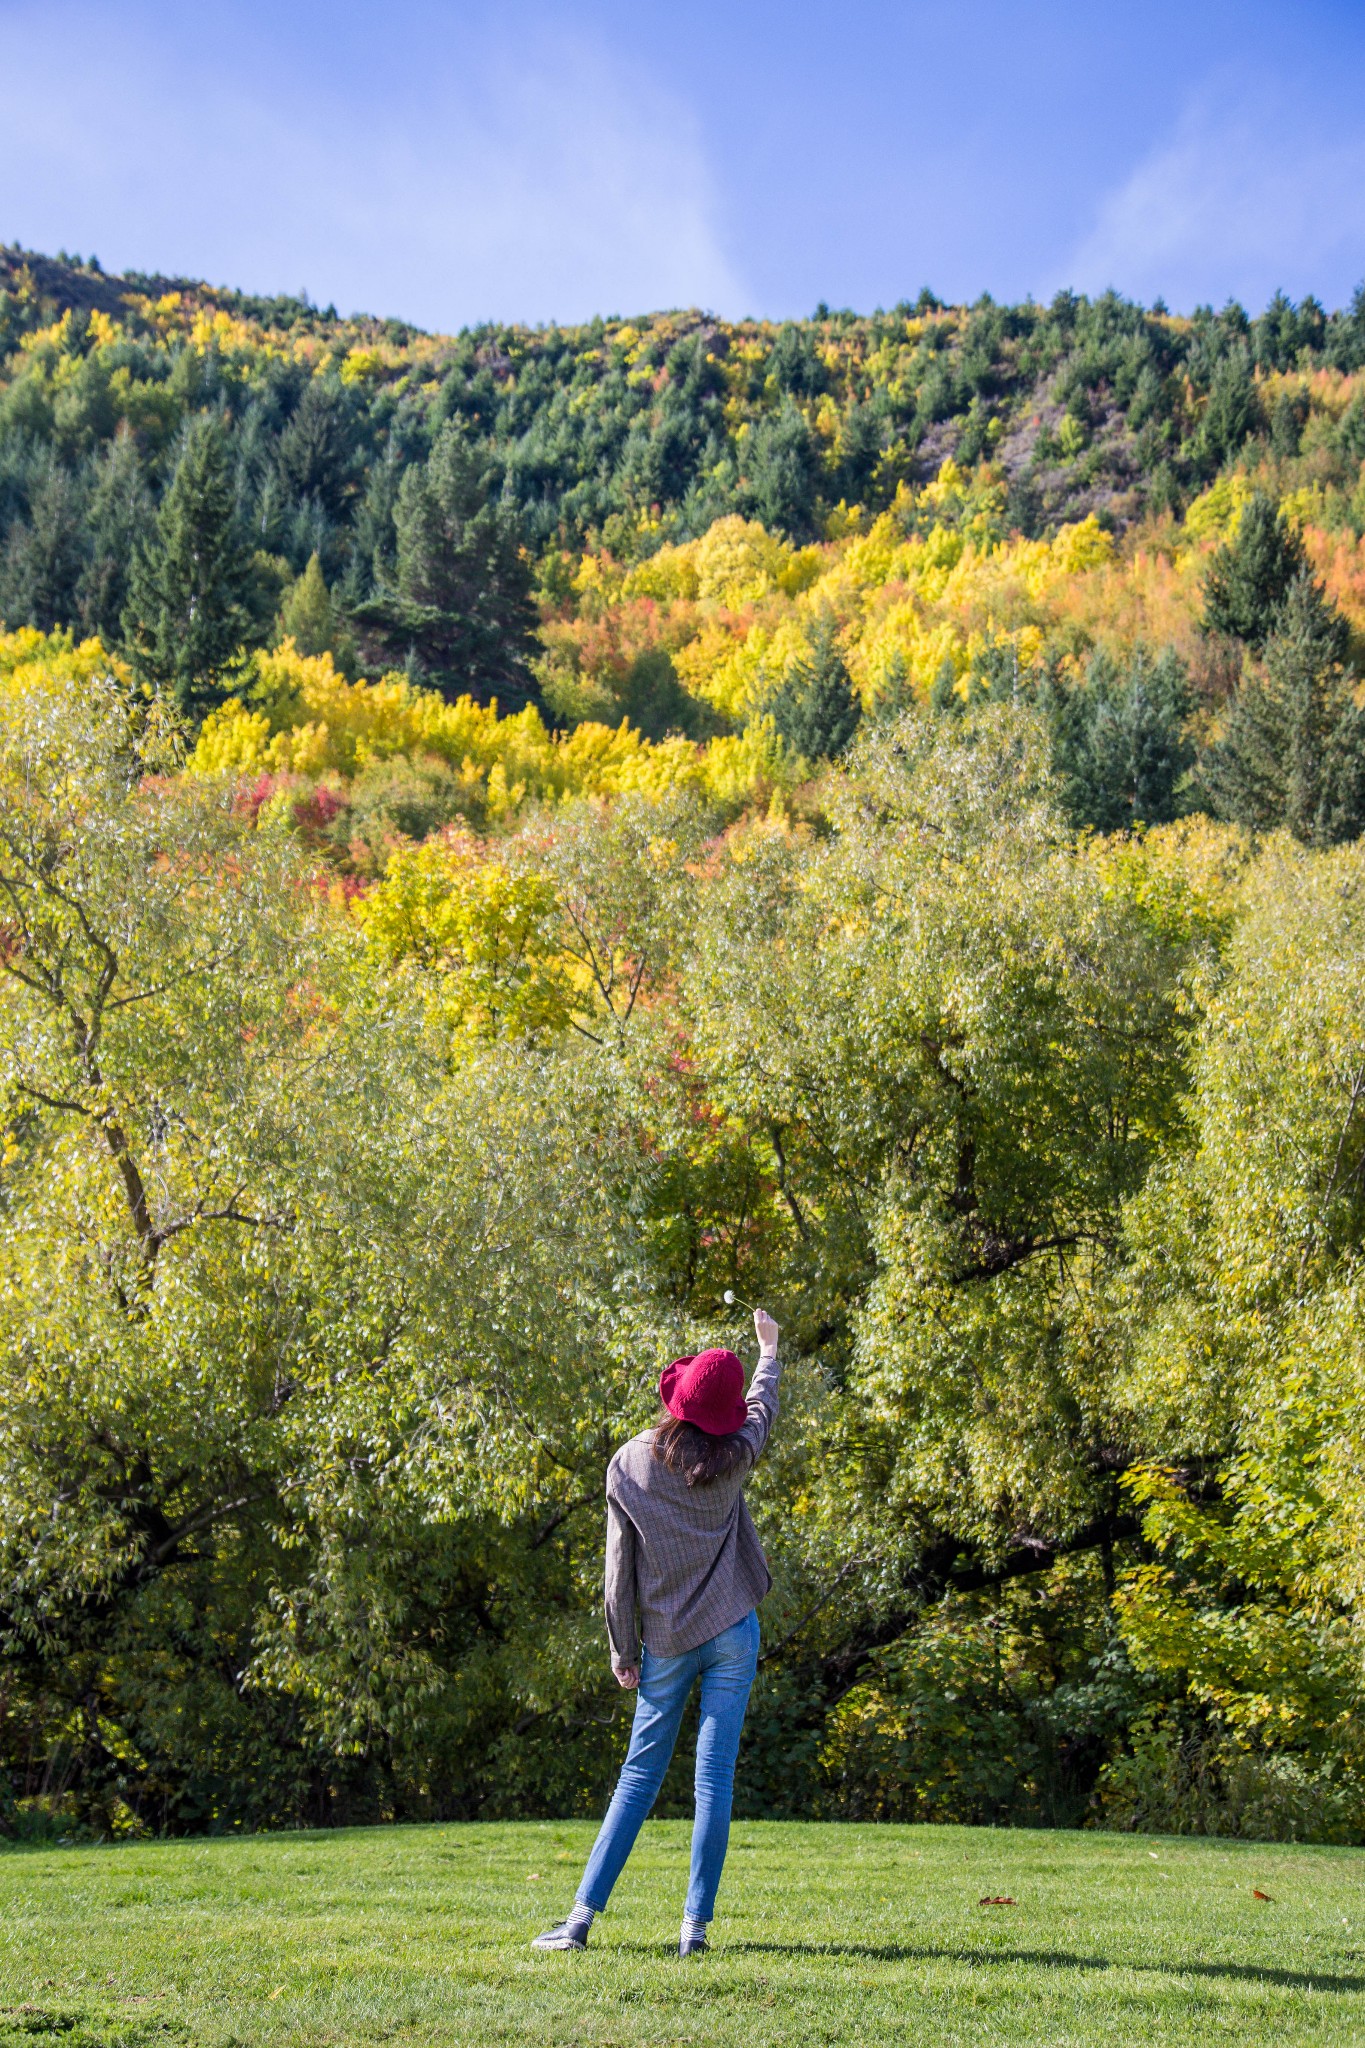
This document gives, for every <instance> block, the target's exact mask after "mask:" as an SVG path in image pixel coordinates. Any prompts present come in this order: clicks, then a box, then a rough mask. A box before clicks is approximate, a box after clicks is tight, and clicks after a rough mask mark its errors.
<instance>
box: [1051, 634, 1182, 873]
mask: <svg viewBox="0 0 1365 2048" xmlns="http://www.w3.org/2000/svg"><path fill="white" fill-rule="evenodd" d="M1042 708H1043V713H1044V716H1045V717H1046V719H1047V724H1048V730H1049V733H1050V735H1051V740H1052V764H1053V768H1054V771H1055V772H1056V774H1057V777H1058V781H1059V795H1060V797H1061V802H1062V805H1063V808H1064V809H1065V811H1066V813H1067V816H1068V817H1069V818H1071V819H1072V821H1073V822H1074V823H1075V824H1077V825H1080V826H1089V827H1090V828H1091V829H1093V830H1095V831H1098V832H1118V831H1125V830H1127V829H1129V828H1130V827H1132V826H1133V825H1161V824H1166V823H1168V822H1169V821H1170V820H1171V819H1173V818H1175V817H1178V816H1179V815H1180V812H1181V809H1182V807H1184V804H1185V798H1184V793H1183V787H1182V786H1183V784H1184V781H1185V778H1186V777H1187V776H1188V774H1189V772H1190V770H1191V768H1192V767H1193V765H1194V760H1195V750H1194V747H1193V744H1192V743H1191V741H1190V739H1189V738H1188V736H1187V733H1186V722H1187V720H1188V718H1189V715H1190V712H1191V709H1192V708H1193V707H1192V704H1191V701H1190V691H1189V683H1188V679H1187V677H1186V674H1185V670H1184V666H1183V664H1182V662H1181V660H1180V658H1179V656H1178V655H1177V654H1176V653H1175V651H1174V649H1172V648H1167V649H1165V650H1164V651H1163V652H1162V653H1161V654H1160V655H1158V656H1157V658H1156V659H1155V660H1153V659H1152V658H1151V656H1150V655H1149V654H1148V653H1147V652H1146V651H1145V650H1144V649H1142V648H1139V649H1138V650H1137V651H1136V652H1135V653H1134V655H1133V657H1132V659H1131V661H1130V662H1129V664H1128V666H1127V668H1126V669H1125V670H1119V669H1118V668H1117V666H1116V665H1115V664H1114V663H1113V662H1112V661H1111V660H1109V658H1108V657H1106V656H1104V655H1097V656H1096V657H1094V658H1093V659H1092V661H1091V663H1090V667H1089V671H1088V673H1087V676H1086V680H1085V682H1084V684H1083V685H1082V686H1081V687H1080V688H1075V687H1072V686H1069V685H1067V684H1065V683H1063V682H1062V681H1061V680H1060V678H1058V677H1057V676H1055V675H1053V676H1051V677H1049V678H1048V679H1047V681H1046V682H1045V683H1044V686H1043V690H1042Z"/></svg>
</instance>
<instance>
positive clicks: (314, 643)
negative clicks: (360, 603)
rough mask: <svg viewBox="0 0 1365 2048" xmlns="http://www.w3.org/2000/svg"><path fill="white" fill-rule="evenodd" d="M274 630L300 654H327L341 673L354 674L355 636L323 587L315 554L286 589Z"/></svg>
mask: <svg viewBox="0 0 1365 2048" xmlns="http://www.w3.org/2000/svg"><path fill="white" fill-rule="evenodd" d="M276 631H277V633H278V635H279V637H280V639H282V640H283V639H290V640H292V641H293V642H294V645H295V646H296V647H297V648H298V650H299V652H300V654H330V655H332V656H333V657H334V658H335V661H336V664H337V666H338V668H340V669H341V670H342V672H343V673H344V674H347V675H354V674H356V673H357V660H358V657H357V653H356V644H355V635H354V634H353V633H352V632H351V630H350V628H349V626H348V624H347V622H346V617H345V614H344V612H343V611H342V609H341V606H340V605H339V604H338V602H337V600H336V598H335V597H334V596H333V595H332V593H331V591H330V590H329V589H328V588H327V579H326V577H325V576H324V575H323V573H322V560H321V557H320V556H319V555H317V554H316V553H314V554H312V555H310V556H309V558H308V567H307V568H306V569H305V570H304V572H303V574H302V576H300V577H299V578H298V580H297V581H296V582H294V583H291V584H290V586H289V588H288V590H286V592H285V594H284V601H283V603H282V604H281V605H280V609H279V612H278V614H277V617H276Z"/></svg>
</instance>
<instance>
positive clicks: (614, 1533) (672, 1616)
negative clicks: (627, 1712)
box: [606, 1351, 782, 1665]
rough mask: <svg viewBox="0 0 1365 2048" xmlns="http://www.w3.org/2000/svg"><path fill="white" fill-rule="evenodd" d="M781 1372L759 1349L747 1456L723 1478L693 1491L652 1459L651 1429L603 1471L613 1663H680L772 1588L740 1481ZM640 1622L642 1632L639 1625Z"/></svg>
mask: <svg viewBox="0 0 1365 2048" xmlns="http://www.w3.org/2000/svg"><path fill="white" fill-rule="evenodd" d="M781 1377H782V1368H781V1366H780V1365H779V1364H778V1362H777V1355H776V1353H775V1352H764V1351H760V1353H759V1354H758V1364H757V1366H756V1368H755V1370H754V1376H753V1378H752V1380H751V1381H750V1382H749V1393H748V1397H747V1404H746V1405H747V1407H748V1410H749V1416H748V1420H747V1421H746V1422H745V1423H744V1425H743V1427H742V1428H741V1429H740V1431H739V1435H740V1436H741V1438H742V1439H743V1441H744V1442H745V1444H746V1445H747V1446H748V1450H749V1457H748V1460H747V1462H746V1463H745V1464H742V1465H741V1466H740V1467H739V1468H738V1469H737V1470H736V1471H734V1472H731V1473H730V1474H729V1476H728V1477H727V1478H724V1479H717V1480H715V1481H714V1482H713V1483H712V1484H711V1485H710V1486H689V1485H688V1483H687V1481H686V1480H685V1479H684V1478H683V1476H682V1474H681V1473H680V1472H670V1471H669V1469H668V1467H667V1465H665V1464H664V1462H663V1460H662V1459H661V1458H656V1457H655V1455H654V1434H655V1433H654V1431H653V1430H652V1429H645V1430H642V1431H641V1432H640V1434H639V1436H633V1437H632V1438H631V1440H630V1442H629V1443H628V1444H623V1445H622V1446H621V1448H620V1450H619V1451H618V1452H617V1453H616V1456H615V1457H614V1458H613V1459H612V1461H611V1463H610V1465H608V1467H607V1588H606V1607H607V1635H608V1637H609V1638H610V1640H611V1655H612V1662H613V1664H616V1665H636V1664H638V1663H639V1661H640V1647H639V1646H640V1638H641V1636H643V1637H644V1640H645V1643H646V1644H647V1645H648V1648H649V1652H650V1655H651V1656H653V1657H680V1656H681V1655H682V1654H683V1652H684V1651H685V1650H695V1649H696V1648H697V1646H698V1644H700V1643H707V1642H710V1640H711V1638H712V1636H718V1635H721V1634H722V1633H723V1632H724V1631H725V1630H726V1629H727V1628H733V1626H734V1624H735V1623H736V1622H737V1621H742V1620H743V1619H744V1617H745V1615H746V1614H747V1613H748V1612H749V1610H750V1608H752V1607H757V1605H758V1603H759V1601H760V1600H761V1599H762V1598H763V1596H764V1594H765V1593H766V1592H767V1590H768V1588H769V1586H770V1585H771V1584H772V1580H771V1578H770V1577H769V1575H768V1566H767V1563H766V1561H765V1559H764V1556H763V1548H762V1545H761V1544H760V1543H759V1540H758V1531H757V1530H756V1529H755V1527H754V1524H753V1518H752V1516H751V1515H750V1513H749V1510H748V1508H747V1507H746V1506H745V1504H744V1482H745V1480H746V1479H747V1478H748V1476H749V1473H750V1471H751V1470H752V1468H753V1465H754V1462H755V1460H756V1459H757V1457H758V1454H759V1452H760V1451H761V1450H762V1449H763V1446H764V1444H765V1443H766V1442H767V1441H768V1432H769V1430H770V1429H771V1428H772V1426H773V1422H774V1420H775V1418H776V1416H777V1384H778V1381H779V1380H780V1379H781ZM637 1614H638V1617H639V1619H638V1625H637V1619H636V1617H637Z"/></svg>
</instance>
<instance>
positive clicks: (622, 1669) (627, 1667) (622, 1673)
mask: <svg viewBox="0 0 1365 2048" xmlns="http://www.w3.org/2000/svg"><path fill="white" fill-rule="evenodd" d="M611 1668H612V1670H613V1671H614V1672H615V1674H616V1683H617V1684H618V1685H623V1686H624V1687H625V1689H626V1691H627V1692H633V1691H634V1689H635V1687H636V1686H637V1685H638V1684H639V1683H640V1670H639V1666H638V1665H636V1664H613V1665H612V1667H611Z"/></svg>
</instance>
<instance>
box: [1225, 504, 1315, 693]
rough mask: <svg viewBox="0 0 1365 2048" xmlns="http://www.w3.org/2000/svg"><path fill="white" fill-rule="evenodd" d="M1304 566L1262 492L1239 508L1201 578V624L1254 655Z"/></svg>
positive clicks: (1299, 548)
mask: <svg viewBox="0 0 1365 2048" xmlns="http://www.w3.org/2000/svg"><path fill="white" fill-rule="evenodd" d="M1306 566H1307V558H1306V556H1305V555H1304V552H1303V542H1302V541H1301V540H1300V539H1299V536H1298V534H1297V533H1295V531H1294V529H1293V528H1292V527H1291V526H1290V524H1289V522H1288V520H1286V518H1285V517H1284V514H1283V513H1282V512H1280V511H1279V510H1278V509H1277V508H1276V506H1275V504H1274V503H1273V501H1272V500H1271V499H1270V498H1268V497H1267V496H1266V495H1265V493H1264V491H1255V492H1253V493H1252V495H1251V497H1250V498H1248V500H1247V502H1246V504H1245V505H1244V506H1243V507H1242V514H1241V518H1240V519H1239V520H1238V523H1237V530H1236V532H1235V533H1234V535H1233V537H1232V539H1231V540H1229V541H1225V542H1224V544H1223V546H1222V547H1220V548H1219V549H1218V551H1217V553H1216V554H1215V555H1214V557H1213V560H1212V561H1211V562H1210V563H1209V566H1208V570H1207V572H1206V574H1205V577H1204V623H1205V625H1206V626H1207V627H1208V629H1209V630H1210V631H1211V632H1215V633H1226V634H1228V635H1229V636H1230V637H1231V638H1232V639H1234V640H1241V641H1243V642H1244V643H1245V645H1246V646H1248V647H1250V648H1252V649H1253V650H1254V651H1255V652H1257V653H1259V652H1260V650H1261V649H1262V648H1263V647H1264V646H1265V643H1266V641H1267V640H1268V639H1269V638H1270V636H1271V634H1272V633H1273V632H1274V631H1275V627H1276V623H1277V621H1278V618H1279V613H1280V607H1281V606H1282V605H1283V603H1284V601H1285V598H1286V597H1287V596H1288V594H1289V588H1290V585H1291V584H1292V583H1293V582H1294V580H1295V578H1296V577H1298V576H1300V575H1301V574H1302V573H1303V571H1304V569H1305V568H1306Z"/></svg>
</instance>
